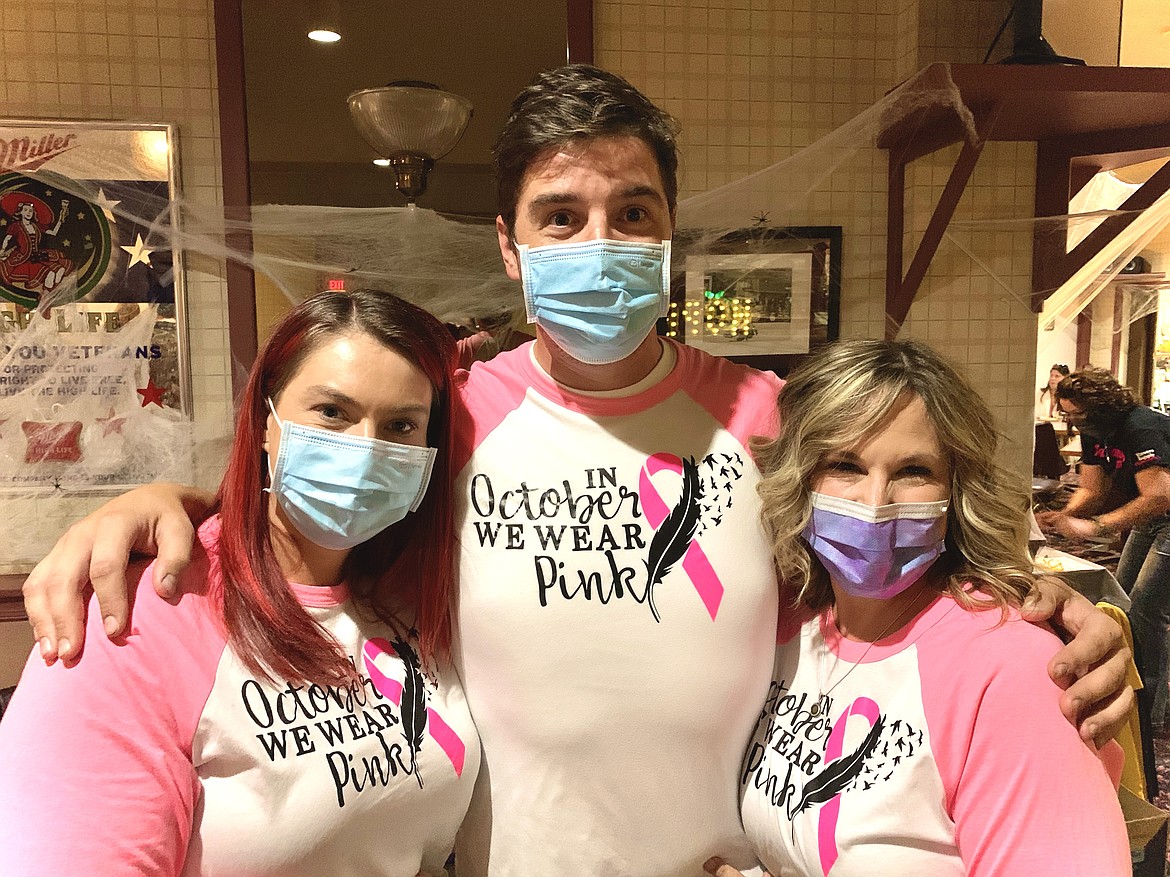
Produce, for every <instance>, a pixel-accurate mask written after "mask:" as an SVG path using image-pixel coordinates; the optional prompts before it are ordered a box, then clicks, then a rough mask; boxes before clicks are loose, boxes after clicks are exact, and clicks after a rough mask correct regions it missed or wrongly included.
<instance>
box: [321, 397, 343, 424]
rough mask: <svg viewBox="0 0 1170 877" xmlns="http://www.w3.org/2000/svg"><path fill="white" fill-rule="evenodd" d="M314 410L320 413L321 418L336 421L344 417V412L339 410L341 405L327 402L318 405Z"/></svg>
mask: <svg viewBox="0 0 1170 877" xmlns="http://www.w3.org/2000/svg"><path fill="white" fill-rule="evenodd" d="M314 410H315V411H316V412H317V413H318V414H319V415H321V419H322V420H329V421H334V422H337V421H341V420H344V419H345V412H344V411H342V410H341V406H339V405H334V404H332V403H329V402H326V403H324V404H322V405H318V406H317V407H316V408H315V409H314Z"/></svg>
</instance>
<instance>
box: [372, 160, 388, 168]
mask: <svg viewBox="0 0 1170 877" xmlns="http://www.w3.org/2000/svg"><path fill="white" fill-rule="evenodd" d="M374 164H376V165H377V166H378V167H390V159H388V158H375V159H374Z"/></svg>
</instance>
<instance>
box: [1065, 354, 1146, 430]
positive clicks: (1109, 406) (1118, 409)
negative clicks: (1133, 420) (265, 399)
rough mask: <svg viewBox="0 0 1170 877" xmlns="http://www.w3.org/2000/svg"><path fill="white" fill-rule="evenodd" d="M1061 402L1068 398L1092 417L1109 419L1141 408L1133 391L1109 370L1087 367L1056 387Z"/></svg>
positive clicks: (1078, 370) (1093, 366) (1092, 366)
mask: <svg viewBox="0 0 1170 877" xmlns="http://www.w3.org/2000/svg"><path fill="white" fill-rule="evenodd" d="M1056 398H1057V401H1059V400H1061V399H1067V400H1068V401H1069V402H1072V403H1073V404H1074V405H1076V406H1077V407H1078V408H1080V409H1081V410H1082V411H1084V412H1085V414H1087V415H1088V416H1089V417H1092V418H1095V419H1098V420H1105V419H1112V418H1117V417H1122V416H1124V415H1126V414H1128V413H1129V412H1131V411H1133V409H1134V408H1136V407H1137V402H1136V401H1135V400H1134V398H1133V392H1132V391H1131V390H1130V389H1129V387H1125V386H1122V385H1121V384H1120V383H1118V380H1117V378H1115V377H1113V375H1112V374H1111V373H1110V372H1109V370H1108V369H1104V368H1098V367H1097V366H1095V365H1087V366H1085V367H1084V368H1081V369H1077V370H1076V371H1075V372H1073V373H1072V374H1071V375H1069V376H1068V377H1067V378H1064V379H1062V380H1061V382H1060V383H1059V384H1057V385H1056Z"/></svg>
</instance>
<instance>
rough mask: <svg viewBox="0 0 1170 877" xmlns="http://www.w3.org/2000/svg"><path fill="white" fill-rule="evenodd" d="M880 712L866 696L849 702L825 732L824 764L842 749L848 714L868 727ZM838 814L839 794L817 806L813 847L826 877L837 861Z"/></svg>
mask: <svg viewBox="0 0 1170 877" xmlns="http://www.w3.org/2000/svg"><path fill="white" fill-rule="evenodd" d="M879 715H881V711H880V710H879V709H878V705H877V704H876V703H874V702H873V701H872V700H870V699H869V698H868V697H859V698H857V700H855V701H853V703H851V704H850V705H849V706H848V707H846V709H845V712H843V713H842V714H841V717H840V718H839V719H837V722H836V724H834V725H833V730H832V731H831V732H830V733H829V742H828V743H827V744H826V745H825V764H826V765H828V764H829V762H831V761H835V760H836V759H838V758H840V757H841V753H842V751H843V750H844V748H845V724H846V723H847V722H848V721H849V717H850V716H861V717H862V718H864V719H867V720H868V721H869V726H870V727H871V728H872V727H873V726H874V723H875V722H877V720H878V716H879ZM840 814H841V796H840V795H839V794H838V795H834V796H833V798H832V799H831V800H829V801H826V802H825V805H824V806H823V807H821V812H820V816H819V818H818V824H817V846H818V849H819V850H820V854H821V870H822V871H823V872H824V873H825V875H826V877H828V873H829V871H831V870H832V869H833V865H835V864H837V817H838V816H839V815H840Z"/></svg>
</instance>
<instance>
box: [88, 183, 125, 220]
mask: <svg viewBox="0 0 1170 877" xmlns="http://www.w3.org/2000/svg"><path fill="white" fill-rule="evenodd" d="M93 203H94V204H96V205H97V206H98V207H100V208H101V211H102V213H104V214H105V215H106V219H108V220H109V221H110V222H117V219H115V218H114V208H115V207H117V206H118V205H119V204H121V203H122V202H121V201H115V200H113V199H112V198H107V197H106V193H105V192H103V191H102V190H101V189H100V188H99V189H98V193H97V197H96V198H94V199H93Z"/></svg>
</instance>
